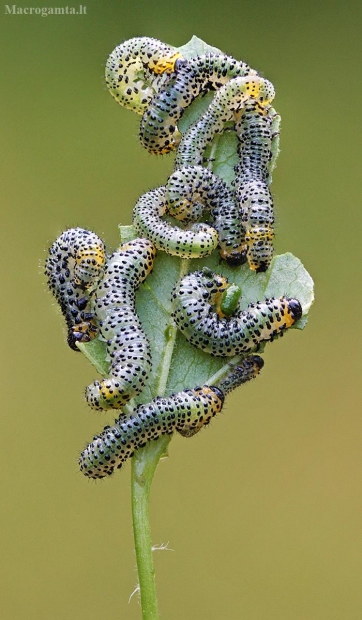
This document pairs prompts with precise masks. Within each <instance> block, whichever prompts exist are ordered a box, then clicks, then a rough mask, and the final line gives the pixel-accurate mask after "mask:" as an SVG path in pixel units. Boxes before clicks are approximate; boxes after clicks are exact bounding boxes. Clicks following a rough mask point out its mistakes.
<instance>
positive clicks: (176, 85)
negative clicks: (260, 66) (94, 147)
mask: <svg viewBox="0 0 362 620" xmlns="http://www.w3.org/2000/svg"><path fill="white" fill-rule="evenodd" d="M175 71H176V75H175V76H174V77H173V79H171V80H169V81H168V82H167V83H166V84H165V85H164V87H163V88H161V89H159V92H158V93H156V94H155V96H154V97H153V99H152V100H151V101H150V104H149V106H148V108H147V109H146V111H145V113H144V115H143V118H142V121H141V128H140V139H141V142H142V144H143V146H144V147H145V148H146V149H147V150H148V151H149V152H151V153H154V154H162V153H168V152H169V151H171V150H173V149H175V148H176V146H177V144H178V143H179V141H180V138H181V134H180V133H179V131H178V128H177V123H178V121H179V119H180V118H181V116H182V114H183V112H184V110H185V108H187V107H188V106H189V105H190V104H191V103H192V101H193V100H194V99H195V98H196V97H197V96H198V95H199V94H200V93H205V92H207V91H209V90H217V89H219V88H220V87H221V86H222V85H223V84H225V83H227V82H228V81H229V80H230V79H232V78H236V77H245V76H248V75H255V76H256V75H257V72H256V71H254V70H253V69H251V68H250V67H249V65H247V64H246V63H244V62H243V61H241V60H240V61H238V60H235V58H232V56H226V55H225V54H205V55H202V56H198V57H196V58H191V59H189V60H187V61H185V60H183V61H180V60H177V61H176V66H175Z"/></svg>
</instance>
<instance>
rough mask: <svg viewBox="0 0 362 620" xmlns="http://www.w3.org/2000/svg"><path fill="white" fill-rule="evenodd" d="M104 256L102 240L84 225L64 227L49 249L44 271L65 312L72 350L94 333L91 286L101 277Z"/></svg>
mask: <svg viewBox="0 0 362 620" xmlns="http://www.w3.org/2000/svg"><path fill="white" fill-rule="evenodd" d="M105 260H106V252H105V247H104V244H103V241H102V240H101V239H100V238H99V237H97V235H96V234H95V233H93V232H91V231H90V230H85V229H84V228H70V229H69V230H66V231H64V232H63V233H62V234H61V235H60V236H59V237H58V238H57V239H56V240H55V241H54V243H53V245H52V246H51V247H50V249H49V256H48V258H47V259H46V262H45V275H46V276H47V279H48V286H49V288H50V290H51V292H52V293H53V295H54V296H55V298H56V300H57V301H58V303H59V305H60V308H61V310H62V313H63V314H64V317H65V320H66V322H67V327H68V344H69V346H70V347H71V348H72V349H73V350H74V351H79V349H78V348H77V346H76V345H77V342H89V340H91V339H92V338H94V337H95V335H96V333H97V326H96V323H95V320H94V315H93V312H92V310H91V306H90V289H92V288H94V287H95V286H96V284H97V283H98V282H99V280H100V279H101V277H102V274H103V268H104V263H105Z"/></svg>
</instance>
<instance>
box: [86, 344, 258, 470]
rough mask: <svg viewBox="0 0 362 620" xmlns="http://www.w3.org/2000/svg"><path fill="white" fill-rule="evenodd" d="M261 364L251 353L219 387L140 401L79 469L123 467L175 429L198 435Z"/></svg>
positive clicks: (100, 439)
mask: <svg viewBox="0 0 362 620" xmlns="http://www.w3.org/2000/svg"><path fill="white" fill-rule="evenodd" d="M262 366H263V360H262V359H261V358H260V357H258V356H255V355H254V356H250V357H248V358H246V359H245V360H243V362H241V364H240V365H239V366H237V367H232V368H231V369H230V372H229V373H228V375H227V376H226V377H225V379H224V380H223V381H222V382H221V383H220V387H215V386H207V385H204V386H202V387H195V388H194V389H185V390H183V391H182V392H177V393H176V394H172V395H171V396H168V397H161V396H159V397H157V398H154V399H153V400H152V401H151V402H150V403H148V404H146V405H138V407H136V409H135V410H134V412H133V414H132V415H131V416H130V417H129V418H127V417H125V416H124V415H123V414H122V415H121V417H120V418H119V419H118V420H116V421H115V423H114V425H113V426H106V427H105V429H104V430H103V432H102V433H101V434H100V435H98V436H96V437H94V439H93V441H92V443H90V444H89V445H88V446H87V447H86V448H85V450H83V452H82V453H81V456H80V459H79V465H80V470H81V471H82V472H83V473H84V474H85V475H86V476H88V477H89V478H104V477H105V476H109V475H111V474H112V473H113V471H114V470H115V469H120V468H121V467H122V465H123V463H124V462H125V461H126V460H127V459H129V458H130V457H131V456H132V455H133V453H134V452H135V450H137V449H138V448H142V447H143V446H145V445H146V443H147V442H149V441H152V440H155V439H158V437H160V436H161V435H171V434H172V433H173V432H174V431H178V432H179V433H180V434H181V435H183V436H184V437H191V436H192V435H195V434H196V433H197V432H198V431H199V430H201V428H202V427H203V426H205V425H207V424H209V422H210V421H211V418H213V417H214V416H215V415H216V414H217V413H219V412H220V411H221V409H222V407H223V405H224V400H225V395H226V394H228V393H229V392H230V391H231V390H233V389H235V388H236V387H238V386H239V385H241V384H243V383H246V382H247V381H250V380H251V379H253V378H254V377H256V376H257V375H258V373H259V371H260V370H261V368H262Z"/></svg>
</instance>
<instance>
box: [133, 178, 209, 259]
mask: <svg viewBox="0 0 362 620" xmlns="http://www.w3.org/2000/svg"><path fill="white" fill-rule="evenodd" d="M166 207H167V201H166V188H165V187H164V186H161V187H158V188H157V189H154V190H152V191H150V192H147V193H146V194H143V196H141V198H140V199H139V200H138V201H137V203H136V205H135V207H134V209H133V224H134V226H135V228H136V230H137V232H138V233H139V234H140V235H144V236H146V237H147V238H148V239H151V241H152V242H153V243H154V244H155V246H156V248H157V249H158V250H164V251H165V252H167V253H168V254H171V255H173V256H179V257H180V258H199V257H202V256H208V255H209V254H211V252H212V251H213V250H215V248H216V247H217V244H218V235H217V231H216V230H215V229H214V228H212V227H211V226H208V225H207V224H194V225H193V226H192V227H191V228H190V229H185V230H183V229H181V228H178V227H176V226H172V225H171V224H170V223H169V222H167V221H166V220H163V219H162V216H163V215H164V214H165V213H166Z"/></svg>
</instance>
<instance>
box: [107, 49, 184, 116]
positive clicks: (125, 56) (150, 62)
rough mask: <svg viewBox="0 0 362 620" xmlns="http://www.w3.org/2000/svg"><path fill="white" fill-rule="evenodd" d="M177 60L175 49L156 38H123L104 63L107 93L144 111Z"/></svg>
mask: <svg viewBox="0 0 362 620" xmlns="http://www.w3.org/2000/svg"><path fill="white" fill-rule="evenodd" d="M178 59H181V54H180V53H179V52H177V50H176V49H175V48H173V47H170V46H169V45H166V44H165V43H162V42H161V41H158V40H157V39H151V38H149V37H135V38H133V39H129V40H128V41H124V43H121V45H118V46H117V47H116V48H115V49H114V50H113V52H112V53H111V54H110V56H109V57H108V60H107V63H106V71H105V78H106V84H107V86H108V89H109V92H110V93H111V95H112V96H113V97H114V98H115V99H116V101H118V103H120V104H121V105H122V106H124V107H125V108H128V109H129V110H133V111H134V112H136V113H137V114H143V113H144V111H145V110H146V109H147V106H148V105H149V103H150V101H151V100H152V98H153V96H154V95H155V92H157V90H158V89H159V88H161V86H162V85H163V83H164V82H165V79H164V78H165V76H166V77H167V78H168V77H169V74H172V72H173V71H174V69H175V63H176V61H177V60H178Z"/></svg>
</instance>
